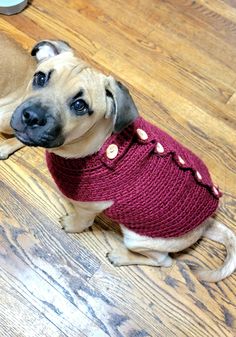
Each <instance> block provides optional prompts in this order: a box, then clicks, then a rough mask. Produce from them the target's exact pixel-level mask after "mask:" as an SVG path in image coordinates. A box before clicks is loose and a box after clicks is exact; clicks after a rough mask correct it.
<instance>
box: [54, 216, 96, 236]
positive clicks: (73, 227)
mask: <svg viewBox="0 0 236 337" xmlns="http://www.w3.org/2000/svg"><path fill="white" fill-rule="evenodd" d="M59 222H60V224H61V227H62V229H64V231H65V232H67V233H81V232H83V231H84V230H85V229H86V228H88V227H90V226H92V224H93V221H92V220H91V221H90V220H89V221H87V220H85V219H80V218H79V215H78V214H77V213H72V214H66V215H63V216H62V217H60V219H59Z"/></svg>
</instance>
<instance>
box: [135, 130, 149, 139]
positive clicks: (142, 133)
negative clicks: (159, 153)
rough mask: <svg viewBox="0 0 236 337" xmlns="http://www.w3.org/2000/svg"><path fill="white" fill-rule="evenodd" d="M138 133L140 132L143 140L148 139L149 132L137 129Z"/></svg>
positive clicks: (139, 134)
mask: <svg viewBox="0 0 236 337" xmlns="http://www.w3.org/2000/svg"><path fill="white" fill-rule="evenodd" d="M137 134H138V136H139V138H140V139H141V140H147V139H148V135H147V133H146V132H145V131H144V130H142V129H137Z"/></svg>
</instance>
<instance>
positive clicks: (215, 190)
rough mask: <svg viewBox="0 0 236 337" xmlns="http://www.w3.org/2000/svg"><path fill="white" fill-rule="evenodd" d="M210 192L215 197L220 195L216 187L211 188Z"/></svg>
mask: <svg viewBox="0 0 236 337" xmlns="http://www.w3.org/2000/svg"><path fill="white" fill-rule="evenodd" d="M212 191H213V193H214V194H215V196H217V197H218V196H219V194H220V192H219V191H218V189H217V187H216V186H213V187H212Z"/></svg>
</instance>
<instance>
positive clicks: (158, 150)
mask: <svg viewBox="0 0 236 337" xmlns="http://www.w3.org/2000/svg"><path fill="white" fill-rule="evenodd" d="M156 151H157V152H158V153H164V152H165V150H164V147H163V146H162V145H161V143H157V145H156Z"/></svg>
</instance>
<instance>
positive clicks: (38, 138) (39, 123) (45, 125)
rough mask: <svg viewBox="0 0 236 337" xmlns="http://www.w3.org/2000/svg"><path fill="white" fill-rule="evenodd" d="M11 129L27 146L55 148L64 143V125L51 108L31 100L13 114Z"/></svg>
mask: <svg viewBox="0 0 236 337" xmlns="http://www.w3.org/2000/svg"><path fill="white" fill-rule="evenodd" d="M11 127H12V128H13V129H14V131H15V135H16V137H17V138H18V139H19V140H20V141H21V142H22V143H24V144H25V145H28V146H40V147H45V148H53V147H58V146H61V145H62V144H63V143H64V137H63V136H62V125H61V122H60V120H59V119H58V118H56V117H55V116H54V115H52V114H51V113H50V109H49V107H47V106H46V105H43V104H41V103H40V102H33V100H32V99H29V100H27V101H25V102H24V103H22V104H21V105H20V106H19V107H18V108H17V109H16V110H15V112H14V113H13V115H12V118H11Z"/></svg>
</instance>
